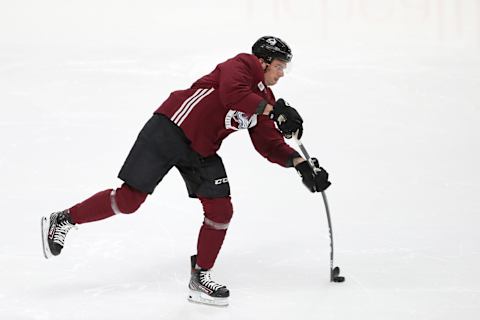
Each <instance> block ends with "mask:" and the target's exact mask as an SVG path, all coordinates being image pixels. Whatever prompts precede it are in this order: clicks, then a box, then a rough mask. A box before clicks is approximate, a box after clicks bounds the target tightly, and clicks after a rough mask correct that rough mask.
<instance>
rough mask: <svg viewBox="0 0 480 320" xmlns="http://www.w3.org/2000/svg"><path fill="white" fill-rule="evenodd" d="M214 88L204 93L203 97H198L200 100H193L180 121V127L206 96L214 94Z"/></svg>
mask: <svg viewBox="0 0 480 320" xmlns="http://www.w3.org/2000/svg"><path fill="white" fill-rule="evenodd" d="M213 90H215V89H213V88H211V89H210V90H208V91H207V92H205V93H202V94H201V95H199V96H198V99H196V101H193V100H192V103H190V104H189V106H188V107H187V109H186V110H187V112H186V113H185V114H184V115H183V116H182V118H181V119H180V121H179V122H178V123H177V125H178V126H181V125H182V123H183V121H184V120H185V119H186V118H187V117H188V115H189V114H190V112H191V111H192V110H193V108H195V106H196V105H197V104H198V103H199V102H200V101H202V99H203V98H205V97H206V96H208V95H209V94H210V93H212V92H213Z"/></svg>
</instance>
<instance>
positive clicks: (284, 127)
mask: <svg viewBox="0 0 480 320" xmlns="http://www.w3.org/2000/svg"><path fill="white" fill-rule="evenodd" d="M269 117H270V119H272V120H274V121H275V122H276V123H277V126H278V129H280V131H281V132H282V134H283V135H284V136H285V138H287V139H290V138H291V137H292V136H293V134H294V133H295V132H298V134H297V138H298V139H300V138H301V137H302V133H303V119H302V117H300V115H299V114H298V112H297V110H295V108H293V107H291V106H290V105H289V104H288V103H287V102H285V100H283V99H278V100H277V102H275V104H274V105H273V110H272V111H271V112H270V114H269Z"/></svg>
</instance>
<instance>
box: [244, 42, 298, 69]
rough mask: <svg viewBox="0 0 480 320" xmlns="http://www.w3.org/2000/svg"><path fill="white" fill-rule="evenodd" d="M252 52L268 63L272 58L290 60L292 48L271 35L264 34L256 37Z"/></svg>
mask: <svg viewBox="0 0 480 320" xmlns="http://www.w3.org/2000/svg"><path fill="white" fill-rule="evenodd" d="M252 53H253V54H254V55H255V56H257V57H258V58H262V59H263V60H265V62H266V63H269V64H270V63H272V61H273V60H274V59H278V60H282V61H285V62H290V61H291V60H292V50H291V49H290V47H289V46H288V45H287V43H286V42H285V41H283V40H282V39H280V38H277V37H273V36H264V37H261V38H260V39H258V40H257V41H256V42H255V43H254V44H253V46H252Z"/></svg>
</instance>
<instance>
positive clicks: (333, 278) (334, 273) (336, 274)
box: [293, 133, 345, 282]
mask: <svg viewBox="0 0 480 320" xmlns="http://www.w3.org/2000/svg"><path fill="white" fill-rule="evenodd" d="M293 139H294V140H295V142H296V143H297V145H298V147H299V148H300V150H301V151H302V153H303V156H304V157H305V159H307V161H308V164H309V165H310V167H312V169H313V171H314V172H316V171H317V170H319V169H318V167H317V166H316V165H315V163H314V160H313V159H312V158H311V157H310V155H309V154H308V152H307V149H305V146H304V145H303V143H302V141H300V139H298V137H297V134H296V133H295V134H294V135H293ZM322 198H323V204H324V205H325V212H326V213H327V221H328V230H329V233H330V282H343V281H345V277H342V276H340V268H339V267H335V268H334V267H333V228H332V219H331V218H330V208H329V206H328V201H327V195H326V194H325V191H322Z"/></svg>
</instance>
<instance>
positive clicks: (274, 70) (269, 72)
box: [265, 59, 287, 86]
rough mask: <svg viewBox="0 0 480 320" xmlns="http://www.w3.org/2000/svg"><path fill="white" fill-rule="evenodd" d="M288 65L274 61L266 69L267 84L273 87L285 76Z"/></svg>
mask: <svg viewBox="0 0 480 320" xmlns="http://www.w3.org/2000/svg"><path fill="white" fill-rule="evenodd" d="M286 68H287V63H286V62H285V61H281V60H277V59H274V60H273V61H272V63H270V64H267V68H266V69H265V84H266V85H267V86H273V85H274V84H276V83H277V82H278V80H279V79H280V78H281V77H283V76H284V75H285V69H286Z"/></svg>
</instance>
